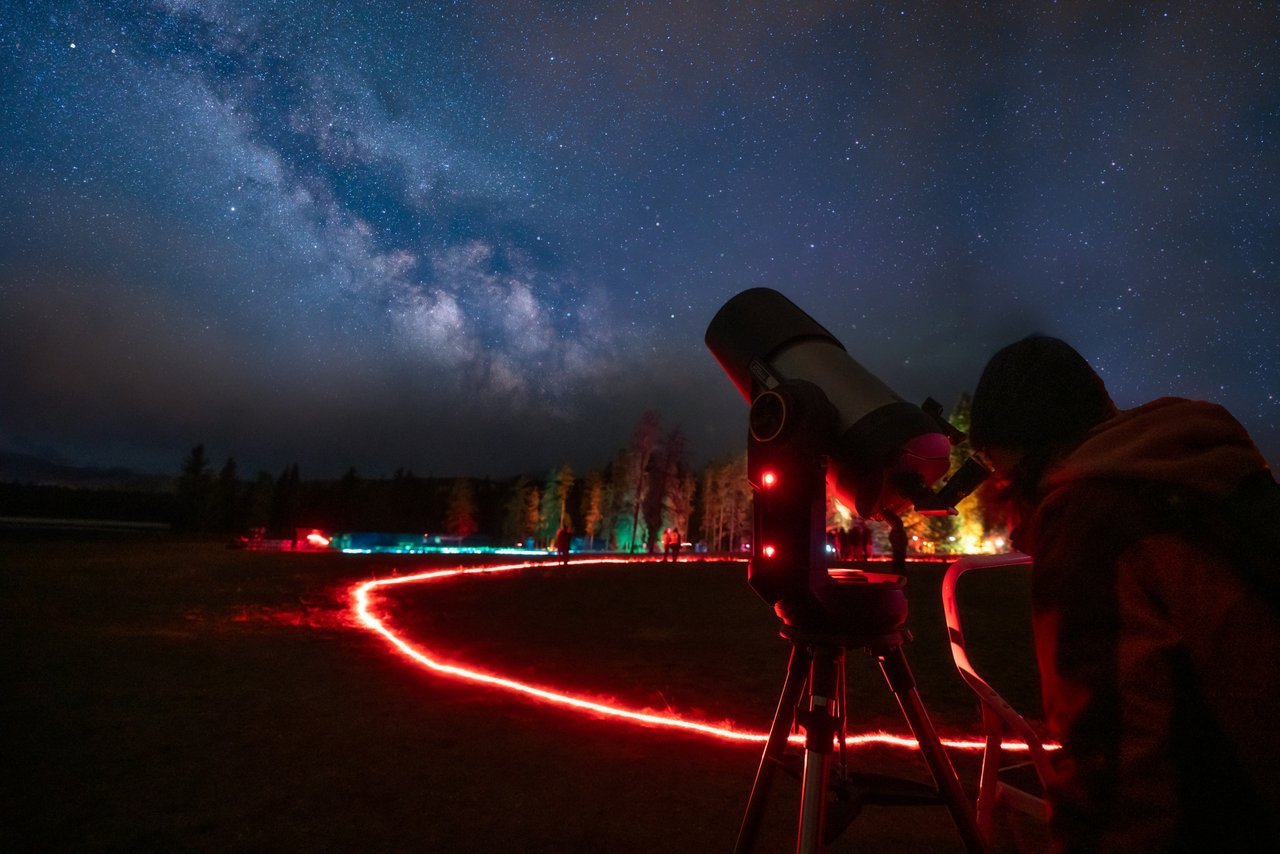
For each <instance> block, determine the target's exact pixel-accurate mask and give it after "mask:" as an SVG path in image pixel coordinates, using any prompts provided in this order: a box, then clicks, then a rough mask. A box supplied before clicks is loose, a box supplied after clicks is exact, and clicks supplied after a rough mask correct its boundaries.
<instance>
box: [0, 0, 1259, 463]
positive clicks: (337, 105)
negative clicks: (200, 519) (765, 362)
mask: <svg viewBox="0 0 1280 854" xmlns="http://www.w3.org/2000/svg"><path fill="white" fill-rule="evenodd" d="M1278 35H1280V15H1278V14H1277V12H1276V10H1275V7H1274V4H1267V3H1215V4H1204V3H1193V2H1182V3H1179V2H1169V3H1163V4H1139V5H1136V6H1133V5H1129V4H1124V5H1123V7H1122V8H1121V7H1118V6H1113V5H1112V4H1103V3H1084V2H1069V3H1057V4H1053V5H1052V6H1051V7H1045V8H1043V9H1041V8H1039V7H1038V6H1037V7H1035V8H1028V7H1027V6H1026V4H1007V5H1000V6H991V5H987V4H982V5H977V4H975V5H967V4H936V3H924V2H921V3H902V4H872V3H848V2H839V3H837V2H831V3H814V4H803V8H788V6H787V4H765V3H743V4H720V3H704V2H695V3H667V2H644V3H637V2H609V3H606V2H599V3H534V2H511V3H501V4H477V3H462V2H459V3H392V2H376V0H375V1H374V2H368V3H359V4H357V3H339V2H305V3H304V2H231V0H226V2H221V1H220V0H208V2H200V0H171V2H154V3H147V2H100V3H97V2H96V3H78V4H58V3H29V4H24V5H23V6H22V7H21V8H19V9H16V10H12V11H6V13H5V15H4V17H3V20H2V21H0V79H2V80H3V83H0V87H2V89H0V108H2V109H3V112H2V115H3V119H2V120H0V153H3V158H2V159H0V175H2V176H3V182H0V194H2V197H3V198H2V200H0V201H2V202H3V203H2V204H0V399H3V400H4V401H6V403H5V404H4V406H3V408H2V410H0V448H8V449H12V450H21V451H26V452H37V453H42V454H46V455H57V456H60V457H64V458H67V459H71V460H75V461H81V462H97V463H124V464H131V465H136V466H139V467H143V468H146V467H152V468H159V469H164V468H172V467H173V465H175V463H174V461H175V460H176V459H178V458H179V457H180V455H181V453H182V452H183V451H184V450H185V449H186V448H189V447H190V446H191V445H192V444H194V443H196V442H204V443H206V445H207V446H208V447H209V448H210V450H211V452H212V453H213V454H214V455H215V456H217V455H219V454H234V455H235V456H236V457H237V459H239V460H241V462H242V466H245V467H246V468H248V467H251V466H263V467H268V468H275V467H278V466H279V465H282V464H283V463H285V462H288V461H292V460H297V461H299V462H301V463H302V465H303V467H304V469H305V470H307V471H309V472H312V473H315V474H321V473H336V472H340V471H341V470H343V469H345V468H346V467H347V466H348V465H353V464H354V465H356V466H358V467H360V468H361V470H362V471H366V472H369V473H378V472H388V471H390V470H392V469H394V468H397V467H400V466H404V467H410V468H413V469H414V470H415V471H418V472H419V473H423V474H427V473H435V474H441V475H444V474H453V473H467V474H495V475H505V474H509V473H511V472H514V471H517V470H522V469H526V468H529V467H534V468H536V467H539V466H545V465H550V464H555V463H558V462H561V461H568V462H572V463H574V464H575V465H579V466H586V465H595V464H602V463H604V462H605V461H607V460H608V458H609V457H610V456H611V454H612V451H613V449H614V448H616V447H617V446H619V445H621V444H624V443H625V442H626V440H627V437H628V436H629V434H630V430H631V427H632V425H634V423H635V422H636V420H637V419H638V417H639V415H640V413H641V412H643V411H644V410H646V409H654V410H657V411H659V412H661V413H662V414H663V416H664V420H665V421H666V422H667V423H669V424H676V423H679V424H682V425H683V427H684V429H685V431H686V432H687V433H688V434H689V436H690V439H691V444H692V447H693V449H694V451H695V453H696V454H697V455H699V456H702V457H708V456H712V455H716V454H719V453H723V452H725V451H728V450H732V449H735V448H737V447H738V446H739V445H740V444H741V435H742V427H743V424H742V422H743V416H744V414H745V405H744V404H743V403H742V402H741V401H740V400H739V399H737V398H736V394H735V392H734V391H733V389H732V388H731V386H730V385H729V383H728V381H727V380H726V379H725V378H724V377H723V376H722V375H721V374H720V372H719V369H718V368H717V367H716V365H715V364H714V362H713V360H712V359H711V357H710V356H709V354H708V353H707V352H706V350H705V348H704V347H703V345H702V333H703V331H704V329H705V327H706V324H707V323H708V321H709V320H710V318H711V317H712V315H713V314H714V313H715V311H716V309H717V308H718V307H719V306H720V305H721V304H722V303H723V302H724V301H725V300H727V299H728V298H729V297H730V296H732V295H733V294H734V293H736V292H738V291H739V290H741V289H743V288H746V287H751V286H756V285H767V286H771V287H775V288H777V289H779V290H781V291H783V292H784V293H786V294H787V295H788V296H790V297H791V298H792V299H793V300H795V301H796V302H797V303H799V304H800V305H801V306H802V307H804V308H805V309H806V310H808V311H810V313H812V314H813V315H814V316H815V317H816V318H817V319H818V320H819V321H820V322H822V323H823V324H824V325H826V326H827V327H828V328H830V329H831V330H832V331H833V332H834V333H835V334H836V335H837V336H838V337H840V338H841V339H842V340H843V341H844V343H845V345H846V347H847V348H848V349H849V350H850V352H851V353H852V354H853V355H854V356H855V357H856V358H858V359H859V360H860V361H862V362H863V363H864V364H865V365H867V366H868V367H869V368H871V369H872V370H873V371H875V372H876V373H878V374H879V375H880V376H881V377H882V378H883V379H884V380H886V382H888V383H889V384H890V385H891V386H892V387H894V388H895V389H896V390H898V391H899V393H901V394H902V395H903V396H904V397H907V398H908V399H913V400H920V399H923V398H924V397H925V396H933V397H936V398H939V399H941V400H944V401H952V400H954V399H956V398H957V397H958V396H959V394H960V393H961V392H963V391H965V390H969V389H971V388H972V387H973V385H974V384H975V383H976V380H977V376H978V374H979V372H980V371H981V368H982V366H983V364H984V363H985V360H986V358H987V357H988V356H989V355H990V354H991V353H992V352H994V350H995V349H997V348H998V347H1000V346H1002V345H1003V344H1006V343H1008V342H1010V341H1012V340H1014V339H1015V338H1017V337H1021V336H1022V335H1025V334H1028V333H1030V332H1033V331H1040V332H1046V333H1050V334H1055V335H1059V336H1061V337H1064V338H1066V339H1067V340H1069V341H1071V342H1072V343H1073V344H1075V345H1076V346H1077V347H1078V348H1079V349H1080V350H1081V351H1082V352H1083V353H1084V354H1085V355H1086V356H1087V357H1088V358H1089V359H1090V360H1091V361H1093V362H1094V363H1095V365H1097V366H1098V368H1099V370H1100V371H1101V372H1102V374H1103V376H1104V378H1105V379H1106V380H1107V382H1108V384H1109V386H1110V387H1111V390H1112V393H1113V396H1114V397H1115V398H1116V400H1117V402H1118V403H1119V404H1120V405H1122V406H1131V405H1136V404H1138V403H1141V402H1143V401H1145V400H1146V399H1149V398H1151V397H1155V396H1158V395H1163V394H1177V395H1182V396H1189V397H1199V398H1204V399H1210V400H1215V401H1217V402H1220V403H1223V404H1224V405H1226V406H1227V407H1228V408H1229V409H1231V410H1232V411H1233V413H1235V414H1236V416H1237V417H1239V418H1240V419H1241V420H1242V421H1243V422H1244V423H1245V426H1246V427H1247V428H1248V429H1249V430H1250V431H1251V433H1252V434H1253V435H1254V437H1255V439H1256V440H1257V441H1258V443H1259V445H1260V446H1261V447H1262V448H1263V451H1264V453H1265V454H1266V455H1267V457H1268V459H1269V460H1270V461H1271V462H1272V464H1273V466H1274V465H1277V464H1280V399H1278V396H1280V343H1278V341H1280V269H1278V259H1277V253H1278V251H1280V250H1278V249H1277V241H1276V239H1275V238H1276V235H1277V233H1278V221H1277V215H1278V211H1277V204H1278V201H1277V171H1278V168H1280V158H1277V155H1276V144H1277V130H1278V128H1280V85H1278V82H1277V74H1278V73H1280V67H1278V66H1280V63H1278V62H1277V57H1278V56H1280V39H1278V38H1277V37H1278Z"/></svg>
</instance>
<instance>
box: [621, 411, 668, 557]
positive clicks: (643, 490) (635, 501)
mask: <svg viewBox="0 0 1280 854" xmlns="http://www.w3.org/2000/svg"><path fill="white" fill-rule="evenodd" d="M660 427H661V424H660V422H659V420H658V413H656V412H653V411H649V412H646V413H644V415H642V416H640V423H639V424H638V425H637V426H636V431H635V433H634V434H632V436H631V453H632V457H633V463H634V465H635V475H634V484H635V495H634V497H633V498H632V507H631V547H630V549H629V551H635V547H636V544H637V543H638V542H641V541H642V538H641V536H640V531H639V528H640V509H641V507H642V506H643V504H644V499H645V496H646V495H647V494H648V489H649V466H650V464H651V463H652V461H653V451H654V446H655V445H656V443H657V440H658V430H659V429H660ZM651 536H652V533H650V534H649V535H648V536H646V537H644V539H649V538H650V537H651Z"/></svg>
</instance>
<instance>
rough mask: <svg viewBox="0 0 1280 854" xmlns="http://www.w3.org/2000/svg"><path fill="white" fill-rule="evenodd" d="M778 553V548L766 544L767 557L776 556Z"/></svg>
mask: <svg viewBox="0 0 1280 854" xmlns="http://www.w3.org/2000/svg"><path fill="white" fill-rule="evenodd" d="M777 553H778V550H777V549H775V548H774V547H773V546H765V547H764V556H765V557H773V556H774V555H775V554H777Z"/></svg>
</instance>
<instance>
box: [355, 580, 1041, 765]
mask: <svg viewBox="0 0 1280 854" xmlns="http://www.w3.org/2000/svg"><path fill="white" fill-rule="evenodd" d="M653 560H655V559H654V558H591V559H588V560H583V561H574V563H575V564H576V565H578V566H582V565H584V564H587V565H590V564H625V563H644V562H651V561H653ZM550 566H551V564H548V563H541V562H539V563H532V562H526V563H512V564H504V565H501V566H479V567H455V568H452V569H442V570H434V571H429V572H421V573H416V574H414V575H402V576H394V577H391V578H380V579H375V580H373V581H366V582H364V583H362V584H358V585H355V586H354V587H352V588H351V591H350V595H351V602H352V611H353V613H354V615H355V619H356V622H357V623H358V624H359V625H360V626H363V627H364V628H366V629H368V630H369V631H371V632H374V633H376V634H378V635H380V636H381V637H382V638H383V639H384V640H386V641H387V643H389V644H390V645H391V646H392V647H393V648H394V649H396V650H398V651H399V652H400V653H401V654H403V655H404V656H405V657H406V658H408V659H409V660H410V661H413V662H414V663H415V664H417V665H419V666H421V667H425V668H427V669H428V670H431V671H433V672H435V673H438V674H440V675H442V676H446V677H449V678H451V679H459V680H462V681H465V682H472V683H478V684H481V685H488V686H490V687H493V688H498V689H501V690H505V691H512V692H514V693H516V694H519V695H521V696H524V697H527V698H529V699H531V700H535V701H538V702H542V703H547V704H550V705H553V706H559V707H562V708H565V709H570V710H574V711H578V712H584V713H588V714H592V715H597V716H600V717H604V718H613V719H617V720H622V721H627V722H630V723H635V724H641V725H644V726H649V727H660V728H666V729H673V730H679V731H683V732H689V733H694V734H698V735H703V736H707V737H710V738H715V739H719V740H722V741H728V742H737V743H750V744H763V743H764V741H765V740H766V739H767V738H768V733H765V732H752V731H749V730H742V729H738V728H736V727H734V726H732V725H731V724H715V723H710V722H707V721H698V720H690V719H688V718H684V717H681V716H679V715H676V714H671V713H662V714H659V713H654V712H649V711H642V710H639V709H633V708H627V707H626V706H623V705H617V704H612V703H605V702H601V701H599V700H595V699H591V698H589V697H586V696H583V695H581V694H575V693H572V692H570V691H565V690H560V689H557V688H553V687H549V686H543V685H533V684H529V683H527V682H520V681H517V680H515V679H510V678H508V677H506V676H503V675H501V674H499V673H495V672H492V671H486V670H482V669H480V668H478V667H474V666H465V665H462V664H450V663H446V662H445V661H443V660H442V659H441V658H440V656H439V654H438V653H436V652H433V651H432V650H430V649H428V648H426V647H425V646H422V645H421V644H417V645H415V644H414V643H411V642H410V641H408V640H406V639H405V638H403V637H401V636H400V635H398V634H397V633H396V632H395V631H393V630H392V629H391V628H390V627H389V626H388V625H387V623H386V622H384V620H383V619H382V618H381V617H380V616H378V614H376V613H374V604H375V600H374V593H375V591H377V592H378V593H380V594H381V595H382V596H386V595H388V594H389V593H390V591H391V590H392V589H394V588H395V587H398V586H400V585H404V584H422V583H425V582H429V581H444V580H447V579H451V578H460V577H462V576H467V575H483V574H493V573H504V572H516V571H519V570H522V569H530V568H534V567H537V568H539V569H543V570H545V569H548V568H549V567H550ZM792 741H795V742H800V741H803V737H802V736H797V735H793V736H792ZM943 743H944V744H946V746H947V747H950V748H953V749H957V750H974V751H978V750H982V749H983V748H984V747H985V741H984V740H983V739H981V738H972V739H944V740H943ZM846 744H848V745H849V746H851V747H857V746H862V745H869V744H881V745H889V746H892V747H902V748H909V749H914V748H916V747H918V744H917V742H916V740H915V739H914V738H909V737H902V736H896V735H891V734H889V733H885V732H865V733H859V734H855V735H850V736H848V738H847V740H846ZM1004 749H1006V750H1026V749H1027V747H1026V745H1025V744H1024V743H1022V742H1017V741H1011V742H1007V743H1005V744H1004Z"/></svg>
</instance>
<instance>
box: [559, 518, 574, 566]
mask: <svg viewBox="0 0 1280 854" xmlns="http://www.w3.org/2000/svg"><path fill="white" fill-rule="evenodd" d="M572 543H573V532H572V531H570V530H569V527H568V526H567V525H561V526H560V530H558V531H556V551H557V552H559V553H560V563H561V564H562V565H563V564H567V563H569V546H570V545H571V544H572Z"/></svg>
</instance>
